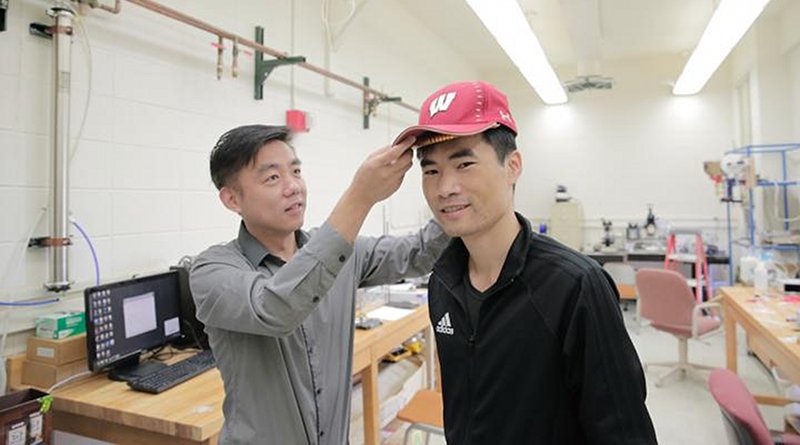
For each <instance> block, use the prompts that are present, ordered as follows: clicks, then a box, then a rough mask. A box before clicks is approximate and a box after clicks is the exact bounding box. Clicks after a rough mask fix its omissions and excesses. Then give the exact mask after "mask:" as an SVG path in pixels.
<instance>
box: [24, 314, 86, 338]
mask: <svg viewBox="0 0 800 445" xmlns="http://www.w3.org/2000/svg"><path fill="white" fill-rule="evenodd" d="M84 332H86V314H84V313H83V312H59V313H56V314H50V315H45V316H44V317H39V319H38V320H36V336H37V337H42V338H55V339H59V338H67V337H70V336H72V335H78V334H83V333H84Z"/></svg>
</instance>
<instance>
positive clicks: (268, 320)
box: [190, 222, 449, 445]
mask: <svg viewBox="0 0 800 445" xmlns="http://www.w3.org/2000/svg"><path fill="white" fill-rule="evenodd" d="M296 237H297V241H298V246H299V247H300V246H302V248H300V249H299V250H298V251H297V252H296V253H295V254H294V256H293V257H292V259H291V260H290V261H289V262H287V263H284V262H283V261H282V260H281V259H279V258H277V257H275V256H273V255H271V254H270V253H269V252H268V251H267V250H266V249H265V248H264V247H263V246H262V245H261V243H259V242H258V241H257V240H256V239H255V238H253V236H252V235H250V233H249V232H248V231H247V229H246V228H245V226H244V224H242V226H241V228H240V230H239V236H238V238H237V239H235V240H233V241H230V242H229V243H227V244H225V245H219V246H213V247H211V248H209V249H208V250H206V251H205V252H203V253H201V254H200V255H199V256H198V257H197V259H196V260H195V262H194V265H193V266H192V270H191V281H190V282H191V289H192V294H193V296H194V299H195V303H196V305H197V318H198V319H199V320H200V321H202V322H203V323H205V325H206V328H205V330H206V332H207V333H208V338H209V342H210V344H211V349H212V351H213V352H214V356H215V357H216V359H217V367H218V368H219V370H220V373H221V374H222V379H223V382H224V385H225V402H224V403H223V407H222V409H223V413H224V414H225V424H224V425H223V427H222V431H221V433H220V437H219V442H220V443H221V444H234V443H235V444H279V445H295V444H331V445H342V444H346V443H347V442H348V434H349V421H350V419H349V413H350V393H351V387H352V384H351V374H352V356H353V335H354V334H353V322H354V312H355V310H354V308H355V293H356V289H357V288H358V287H362V286H373V285H378V284H385V283H392V282H395V281H397V280H398V279H400V278H403V277H407V276H408V277H410V276H419V275H424V274H426V273H428V272H430V270H431V268H432V267H433V264H434V262H435V261H436V259H437V257H438V256H439V254H440V253H441V252H442V251H443V250H444V248H445V247H446V245H447V242H448V240H449V238H448V237H447V236H446V235H444V233H443V232H442V231H441V228H439V226H438V225H436V224H435V223H433V222H431V223H428V225H427V226H426V227H425V228H423V229H422V230H420V231H419V232H418V233H416V234H414V235H409V236H404V237H392V236H381V237H359V238H358V239H357V240H356V242H355V245H354V246H352V245H350V244H349V243H348V242H346V241H345V240H344V239H342V237H341V236H339V234H338V233H337V232H336V231H335V230H334V229H333V228H332V227H331V226H330V225H328V224H327V223H326V224H325V225H323V226H322V227H320V228H319V229H318V230H316V231H315V232H313V233H311V234H309V233H306V232H303V231H298V232H297V233H296Z"/></svg>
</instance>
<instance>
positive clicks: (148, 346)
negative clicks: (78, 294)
mask: <svg viewBox="0 0 800 445" xmlns="http://www.w3.org/2000/svg"><path fill="white" fill-rule="evenodd" d="M180 295H181V294H180V287H179V282H178V274H177V272H175V271H170V272H166V273H161V274H157V275H150V276H146V277H139V278H133V279H130V280H125V281H119V282H116V283H109V284H104V285H101V286H96V287H90V288H87V289H86V290H85V291H84V305H85V307H86V347H87V353H88V361H89V369H90V370H92V371H94V372H101V371H106V370H108V371H109V377H110V378H112V379H114V380H133V379H136V378H139V377H141V376H144V375H147V374H149V373H151V372H154V371H155V370H157V369H158V368H160V367H163V366H165V365H164V364H163V363H160V362H155V361H147V362H142V363H139V355H140V354H141V353H142V352H146V351H149V350H152V349H155V348H158V347H160V346H164V345H166V344H167V343H169V342H170V341H171V340H173V339H177V338H179V337H180V336H181V300H180V298H181V297H180Z"/></svg>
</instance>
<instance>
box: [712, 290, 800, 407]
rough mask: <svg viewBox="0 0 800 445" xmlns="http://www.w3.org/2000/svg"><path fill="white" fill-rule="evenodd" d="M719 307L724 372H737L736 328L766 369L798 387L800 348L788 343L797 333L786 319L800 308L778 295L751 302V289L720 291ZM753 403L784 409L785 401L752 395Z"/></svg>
mask: <svg viewBox="0 0 800 445" xmlns="http://www.w3.org/2000/svg"><path fill="white" fill-rule="evenodd" d="M720 291H721V293H722V303H723V307H724V311H725V357H726V365H727V368H728V369H730V370H731V371H733V372H736V369H737V357H736V324H737V323H738V324H739V325H740V326H741V327H742V328H743V329H744V330H745V331H746V332H747V335H748V336H749V339H750V342H751V344H752V345H754V346H756V347H758V349H759V353H760V355H762V356H765V357H767V359H768V363H765V364H766V365H767V366H769V367H773V366H776V367H778V368H779V369H780V371H781V373H782V374H784V375H785V376H787V377H788V378H789V380H791V381H792V382H795V383H800V344H798V343H797V342H796V341H794V342H792V341H791V339H793V338H796V337H797V336H798V334H800V331H798V330H796V329H795V324H794V322H788V321H786V317H788V316H790V315H791V316H794V315H796V313H797V310H798V309H800V304H798V303H789V302H785V301H783V300H782V298H781V297H780V296H778V294H777V293H773V296H772V297H760V298H754V296H755V292H754V291H753V288H751V287H723V288H721V289H720ZM755 398H756V401H758V403H761V404H767V405H775V404H778V405H783V404H785V403H786V399H784V398H783V397H776V396H763V395H755Z"/></svg>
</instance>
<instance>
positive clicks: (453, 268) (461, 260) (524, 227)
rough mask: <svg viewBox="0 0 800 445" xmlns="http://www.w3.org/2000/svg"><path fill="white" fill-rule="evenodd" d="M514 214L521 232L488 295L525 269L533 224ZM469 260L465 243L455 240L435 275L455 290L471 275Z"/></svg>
mask: <svg viewBox="0 0 800 445" xmlns="http://www.w3.org/2000/svg"><path fill="white" fill-rule="evenodd" d="M514 214H515V215H516V217H517V221H519V223H520V226H521V227H520V231H519V233H517V237H516V238H514V242H513V243H512V244H511V248H510V249H509V251H508V255H507V256H506V261H505V263H503V268H502V269H501V271H500V276H499V277H498V278H497V281H496V282H495V283H494V284H493V285H492V287H490V288H489V289H488V290H487V291H486V293H489V294H490V293H492V292H493V291H494V290H495V289H498V288H501V287H503V286H505V285H506V283H508V282H509V281H510V280H512V279H513V278H515V277H516V276H517V275H519V274H520V273H521V272H522V269H523V268H524V267H525V263H526V260H527V257H528V250H529V249H530V242H529V240H530V239H531V236H532V231H531V224H530V222H528V220H527V219H526V218H525V217H524V216H522V215H521V214H519V213H518V212H514ZM468 260H469V251H467V247H466V246H465V245H464V242H463V241H462V240H461V238H453V239H452V240H450V244H449V245H448V246H447V249H445V251H444V252H443V253H442V255H441V256H440V257H439V260H438V261H437V262H436V265H435V266H434V267H433V273H434V274H435V275H436V276H438V277H439V278H440V279H441V280H442V282H443V283H444V284H445V286H447V287H448V288H449V289H454V288H455V287H457V286H458V285H459V284H460V283H461V282H462V280H463V277H464V275H465V274H467V273H469V272H468V271H467V261H468Z"/></svg>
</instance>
